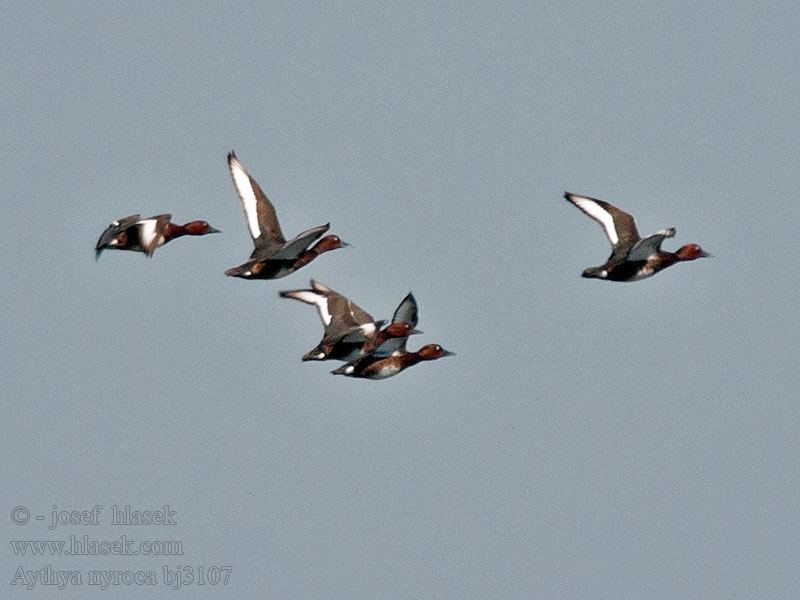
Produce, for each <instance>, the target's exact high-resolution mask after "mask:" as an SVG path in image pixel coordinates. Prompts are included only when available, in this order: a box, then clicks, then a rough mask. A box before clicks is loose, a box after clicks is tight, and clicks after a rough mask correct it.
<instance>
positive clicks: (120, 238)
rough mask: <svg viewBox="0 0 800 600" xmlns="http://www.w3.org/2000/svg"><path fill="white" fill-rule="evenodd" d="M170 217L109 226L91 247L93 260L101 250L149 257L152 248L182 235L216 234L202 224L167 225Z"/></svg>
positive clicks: (131, 219) (129, 219) (134, 217)
mask: <svg viewBox="0 0 800 600" xmlns="http://www.w3.org/2000/svg"><path fill="white" fill-rule="evenodd" d="M171 218H172V215H170V214H169V213H165V214H163V215H157V216H155V217H150V218H149V219H142V218H141V215H131V216H129V217H125V218H124V219H119V220H117V221H114V222H113V223H111V225H109V226H108V228H107V229H106V230H105V231H104V232H103V233H102V234H101V235H100V239H99V240H97V244H96V245H95V248H94V250H95V258H100V254H101V253H102V252H103V250H129V251H131V252H141V253H143V254H145V255H146V256H149V257H152V256H153V253H154V252H155V251H156V248H158V247H159V246H163V245H164V244H166V243H167V242H171V241H172V240H174V239H175V238H179V237H182V236H184V235H206V234H209V233H219V230H218V229H214V228H213V227H211V225H209V224H208V223H207V222H206V221H190V222H189V223H186V224H185V225H178V224H176V223H171V222H170V219H171Z"/></svg>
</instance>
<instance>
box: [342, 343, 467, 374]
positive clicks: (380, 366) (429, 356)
mask: <svg viewBox="0 0 800 600" xmlns="http://www.w3.org/2000/svg"><path fill="white" fill-rule="evenodd" d="M453 355H454V353H453V352H448V351H447V350H445V349H444V348H442V347H441V346H440V345H439V344H427V345H426V346H423V347H422V348H420V349H419V350H418V351H416V352H406V351H401V352H400V353H395V354H392V355H391V356H387V357H380V356H375V355H370V356H365V357H364V358H361V359H359V360H356V361H353V362H349V363H347V364H346V365H342V366H341V367H339V368H338V369H334V370H333V371H331V373H333V374H334V375H346V376H348V377H359V378H362V379H386V378H388V377H392V376H394V375H397V374H398V373H400V372H401V371H404V370H405V369H407V368H409V367H413V366H414V365H416V364H418V363H420V362H422V361H425V360H436V359H437V358H442V357H444V356H453Z"/></svg>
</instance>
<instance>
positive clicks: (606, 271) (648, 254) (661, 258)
mask: <svg viewBox="0 0 800 600" xmlns="http://www.w3.org/2000/svg"><path fill="white" fill-rule="evenodd" d="M564 197H565V198H566V199H567V200H569V201H570V202H571V203H572V204H574V205H575V206H577V207H578V208H579V209H581V210H582V211H583V212H584V213H585V214H586V215H588V216H589V217H591V218H592V219H594V220H595V221H597V222H598V223H599V224H600V226H601V227H602V228H603V231H604V233H605V234H606V237H607V238H608V241H609V242H610V243H611V255H610V256H609V257H608V260H607V261H606V262H605V264H603V265H601V266H599V267H590V268H588V269H585V270H584V271H583V273H582V276H583V277H594V278H598V279H607V280H609V281H638V280H640V279H646V278H647V277H651V276H653V275H655V274H656V273H658V272H659V271H661V270H663V269H666V268H667V267H669V266H671V265H674V264H675V263H676V262H680V261H687V260H695V259H698V258H702V257H704V256H710V255H709V254H708V253H707V252H705V251H703V249H702V248H700V246H698V245H697V244H686V245H685V246H681V247H680V248H679V249H678V250H677V251H676V252H667V251H665V250H661V244H662V242H663V241H664V240H665V239H666V238H670V237H673V236H674V235H675V229H674V228H670V229H662V230H661V231H658V232H656V233H654V234H653V235H649V236H647V237H644V238H643V237H641V236H640V235H639V232H638V231H637V229H636V223H635V222H634V219H633V217H632V216H631V215H629V214H628V213H626V212H624V211H622V210H620V209H619V208H617V207H616V206H613V205H611V204H609V203H608V202H603V201H602V200H597V199H595V198H589V197H588V196H580V195H578V194H570V193H568V192H567V193H565V194H564Z"/></svg>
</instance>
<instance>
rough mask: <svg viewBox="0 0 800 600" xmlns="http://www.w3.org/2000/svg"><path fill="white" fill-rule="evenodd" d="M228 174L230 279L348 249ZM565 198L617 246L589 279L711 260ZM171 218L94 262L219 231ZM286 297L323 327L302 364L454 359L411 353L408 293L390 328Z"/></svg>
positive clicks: (344, 308) (269, 273)
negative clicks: (237, 213) (240, 223)
mask: <svg viewBox="0 0 800 600" xmlns="http://www.w3.org/2000/svg"><path fill="white" fill-rule="evenodd" d="M228 168H229V170H230V173H231V177H232V179H233V186H234V188H235V189H236V194H237V195H238V196H239V200H240V201H241V204H242V209H243V211H244V217H245V223H246V225H247V230H248V232H249V233H250V237H251V238H252V240H253V246H254V248H253V252H252V253H251V254H250V258H248V259H247V261H245V262H244V263H242V264H241V265H239V266H238V267H232V268H230V269H228V270H226V271H225V274H226V275H228V276H230V277H240V278H242V279H279V278H281V277H286V276H287V275H291V274H292V273H294V272H295V271H297V270H298V269H301V268H302V267H304V266H306V265H307V264H309V263H310V262H311V261H313V260H314V259H316V258H317V257H318V256H319V255H321V254H323V253H325V252H328V251H330V250H336V249H337V248H342V247H344V246H347V244H346V243H345V242H343V241H342V240H341V239H340V238H339V236H337V235H325V236H324V237H323V234H325V233H327V231H328V229H329V228H330V223H326V224H325V225H320V226H319V227H314V228H312V229H309V230H308V231H304V232H303V233H301V234H299V235H297V236H295V237H294V238H293V239H291V240H288V241H287V240H286V238H285V237H284V236H283V232H282V231H281V227H280V224H279V223H278V216H277V214H276V212H275V207H274V206H273V205H272V202H270V201H269V199H268V198H267V196H266V195H265V194H264V192H263V191H262V190H261V187H260V186H259V185H258V183H257V182H256V180H255V179H253V177H252V176H251V175H250V173H248V172H247V170H246V169H245V168H244V166H242V163H240V162H239V159H238V158H237V157H236V154H235V153H233V152H231V153H229V154H228ZM564 197H565V198H566V199H567V200H568V201H569V202H571V203H572V204H574V205H575V206H577V207H578V208H579V209H580V210H582V211H583V212H584V213H586V215H588V216H589V217H591V218H592V219H594V220H595V221H597V222H598V223H599V224H600V226H601V227H602V229H603V231H604V232H605V234H606V237H607V238H608V241H609V242H610V244H611V255H610V256H609V257H608V259H607V260H606V262H605V264H603V265H601V266H599V267H591V268H588V269H585V270H584V271H583V277H594V278H599V279H607V280H609V281H638V280H640V279H645V278H647V277H650V276H652V275H654V274H656V273H658V272H659V271H661V270H662V269H665V268H667V267H669V266H671V265H673V264H675V263H677V262H681V261H689V260H695V259H698V258H702V257H704V256H710V255H709V254H708V253H707V252H705V251H703V249H702V248H700V246H698V245H697V244H687V245H684V246H681V247H680V248H679V249H678V250H677V251H676V252H667V251H665V250H661V244H662V242H663V241H664V240H665V239H666V238H670V237H674V235H675V229H674V228H670V229H662V230H661V231H658V232H656V233H654V234H652V235H649V236H647V237H644V238H643V237H641V236H640V235H639V233H638V231H637V230H636V224H635V222H634V220H633V217H632V216H631V215H629V214H628V213H626V212H624V211H622V210H620V209H619V208H617V207H615V206H613V205H611V204H609V203H607V202H603V201H602V200H597V199H595V198H590V197H588V196H580V195H577V194H571V193H565V194H564ZM171 219H172V215H170V214H168V213H166V214H162V215H157V216H155V217H150V218H147V219H142V218H141V215H138V214H136V215H131V216H129V217H125V218H123V219H119V220H117V221H114V222H113V223H111V225H109V226H108V228H107V229H106V230H105V231H104V232H103V233H102V234H101V235H100V239H99V240H98V241H97V244H96V245H95V257H96V258H100V254H101V253H102V252H103V250H129V251H133V252H141V253H143V254H145V255H146V256H150V257H151V256H153V253H154V252H155V250H156V248H158V247H159V246H163V245H164V244H166V243H167V242H170V241H172V240H174V239H176V238H179V237H183V236H185V235H195V236H199V235H207V234H210V233H219V230H218V229H215V228H214V227H212V226H211V225H209V224H208V222H206V221H191V222H189V223H186V224H185V225H178V224H176V223H172V222H171ZM280 296H281V297H283V298H293V299H295V300H299V301H300V302H304V303H306V304H311V305H313V306H315V307H316V309H317V313H318V314H319V317H320V320H321V321H322V325H323V328H324V329H323V335H322V340H320V342H319V344H317V346H316V347H315V348H313V349H312V350H309V351H308V352H306V353H305V354H304V355H303V357H302V359H303V360H304V361H308V360H340V361H343V362H344V364H343V365H342V366H340V367H339V368H337V369H334V370H333V371H331V372H332V373H333V374H335V375H346V376H348V377H360V378H365V379H386V378H387V377H391V376H393V375H396V374H397V373H399V372H401V371H403V370H404V369H407V368H408V367H411V366H413V365H415V364H417V363H419V362H422V361H428V360H436V359H438V358H442V357H445V356H452V355H453V353H452V352H448V351H447V350H445V349H444V348H442V347H441V346H440V345H439V344H427V345H425V346H422V347H421V348H420V349H419V350H417V351H415V352H409V351H408V350H406V342H407V340H408V337H409V336H411V335H414V334H418V333H421V332H420V331H418V330H417V329H416V327H417V322H418V309H417V302H416V300H415V299H414V296H413V295H412V294H410V293H409V294H408V295H407V296H406V297H405V298H404V299H403V300H402V302H400V304H399V305H398V307H397V309H396V310H395V312H394V315H393V316H392V320H391V322H387V321H375V320H374V319H373V318H372V317H371V316H370V315H369V314H368V313H367V312H365V311H364V310H363V309H361V308H360V307H359V306H357V305H356V304H355V303H354V302H353V301H352V300H350V299H348V298H346V297H345V296H342V295H341V294H339V293H338V292H336V291H334V290H333V289H331V288H329V287H328V286H326V285H323V284H322V283H320V282H318V281H314V280H313V279H312V280H311V283H310V288H308V289H297V290H288V291H283V292H280Z"/></svg>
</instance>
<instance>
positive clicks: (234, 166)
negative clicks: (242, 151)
mask: <svg viewBox="0 0 800 600" xmlns="http://www.w3.org/2000/svg"><path fill="white" fill-rule="evenodd" d="M231 175H233V184H234V185H235V186H236V191H237V192H238V194H239V198H240V199H241V201H242V206H243V207H244V216H245V217H246V218H247V227H248V228H249V229H250V235H251V236H252V238H253V239H256V238H257V237H259V236H260V235H261V227H259V225H258V210H257V208H256V195H255V192H253V186H252V185H251V183H250V177H249V176H248V175H247V172H246V171H245V170H244V167H242V164H241V163H240V162H239V161H238V160H236V158H233V159H231Z"/></svg>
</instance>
